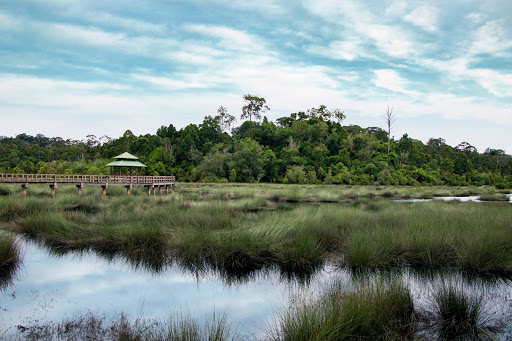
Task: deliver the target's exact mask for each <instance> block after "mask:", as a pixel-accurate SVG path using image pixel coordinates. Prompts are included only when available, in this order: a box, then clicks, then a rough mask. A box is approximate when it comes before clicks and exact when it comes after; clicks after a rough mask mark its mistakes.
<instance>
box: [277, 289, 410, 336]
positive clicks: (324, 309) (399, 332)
mask: <svg viewBox="0 0 512 341" xmlns="http://www.w3.org/2000/svg"><path fill="white" fill-rule="evenodd" d="M415 321H416V314H415V312H414V305H413V301H412V296H411V293H410V292H409V290H408V289H407V288H406V287H405V286H404V285H403V284H401V283H400V282H398V281H396V280H380V281H377V282H374V283H365V284H363V283H359V284H356V285H355V287H354V288H352V289H351V290H346V288H343V287H342V286H340V285H338V286H335V287H334V288H332V289H330V290H329V291H328V292H327V293H326V294H324V295H323V296H322V297H320V298H319V299H318V300H302V301H300V302H299V303H297V304H296V305H294V306H292V307H291V308H290V309H289V310H287V311H286V312H284V313H282V314H281V315H280V316H278V323H277V325H276V326H271V327H270V328H269V330H268V334H269V338H270V339H272V340H404V339H408V338H409V337H411V336H412V335H413V332H414V330H415V323H416V322H415Z"/></svg>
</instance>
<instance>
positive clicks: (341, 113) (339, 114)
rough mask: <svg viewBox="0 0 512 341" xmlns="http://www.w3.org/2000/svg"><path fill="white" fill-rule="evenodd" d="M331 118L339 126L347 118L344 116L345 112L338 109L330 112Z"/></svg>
mask: <svg viewBox="0 0 512 341" xmlns="http://www.w3.org/2000/svg"><path fill="white" fill-rule="evenodd" d="M332 116H333V117H334V118H335V119H336V120H337V121H338V123H339V124H341V122H343V120H344V119H345V118H347V116H345V112H344V111H341V110H340V109H338V108H336V109H334V110H333V111H332Z"/></svg>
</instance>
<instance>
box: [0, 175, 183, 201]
mask: <svg viewBox="0 0 512 341" xmlns="http://www.w3.org/2000/svg"><path fill="white" fill-rule="evenodd" d="M0 183H7V184H20V185H21V187H22V191H23V195H26V193H27V192H26V191H27V186H28V185H29V184H47V185H49V186H50V189H51V191H52V196H55V188H56V187H57V184H64V185H76V187H77V188H78V194H79V195H80V194H81V192H82V187H83V186H84V185H100V186H101V187H102V188H103V195H104V196H105V195H106V189H107V188H108V187H109V186H125V187H126V190H127V192H126V193H127V195H130V189H131V188H132V187H133V186H135V185H142V186H144V187H146V188H147V191H148V195H151V192H153V194H156V192H155V188H158V191H159V193H161V191H162V188H164V189H165V190H166V193H169V191H170V190H172V186H174V184H175V183H176V177H174V176H139V175H76V174H7V173H0Z"/></svg>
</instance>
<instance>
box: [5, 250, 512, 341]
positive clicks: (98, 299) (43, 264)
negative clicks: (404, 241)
mask: <svg viewBox="0 0 512 341" xmlns="http://www.w3.org/2000/svg"><path fill="white" fill-rule="evenodd" d="M21 243H22V247H23V250H24V255H23V266H22V268H21V270H20V271H18V273H17V274H16V278H15V279H14V283H13V284H12V285H10V286H8V287H7V288H4V289H3V290H2V291H0V309H1V310H0V315H1V318H0V338H6V339H9V338H10V337H12V336H13V335H15V333H16V331H17V326H18V325H22V326H28V325H30V324H31V323H34V322H36V323H38V324H44V323H45V322H52V321H53V322H58V321H61V320H63V319H64V318H70V317H73V316H74V315H77V314H80V313H84V312H89V311H90V312H98V313H100V314H106V315H107V316H110V315H112V316H114V315H117V314H120V313H121V312H123V313H125V314H126V315H128V317H146V318H153V319H161V320H162V321H165V320H166V319H168V318H169V316H170V314H171V313H182V314H184V315H187V314H190V315H191V316H193V317H195V318H197V319H198V320H199V321H201V319H203V318H208V317H211V315H212V313H213V312H215V313H216V314H223V313H226V314H227V317H228V321H229V322H230V323H232V324H233V326H235V327H237V328H238V330H239V331H240V332H241V333H242V335H247V336H251V337H252V338H257V337H262V336H264V335H265V327H266V326H267V325H269V324H272V323H274V321H275V319H276V313H279V312H282V311H284V310H285V309H286V308H288V307H289V306H290V304H292V303H293V302H294V301H295V300H297V299H299V298H301V297H310V296H316V295H319V294H321V293H322V292H323V291H324V290H325V289H327V288H328V287H329V286H330V285H332V284H334V283H341V285H342V286H345V287H347V289H348V288H350V286H351V285H352V283H353V282H354V281H355V280H361V281H373V280H376V277H379V276H381V275H382V274H379V273H375V272H372V273H370V274H368V273H366V274H355V273H352V272H351V271H348V270H346V269H343V268H340V267H337V266H335V265H329V264H328V265H325V266H324V267H322V268H321V269H319V270H318V271H317V272H315V273H314V274H312V275H311V276H310V277H308V278H307V280H304V279H302V280H298V279H296V278H290V277H287V276H283V275H281V274H280V273H279V271H278V270H274V269H268V270H266V271H259V272H255V273H254V274H253V275H252V276H249V277H248V278H245V279H244V280H241V281H231V280H227V279H226V278H223V277H221V276H220V275H217V274H214V273H202V274H200V275H197V274H194V273H191V272H190V271H187V270H183V269H180V268H179V267H178V266H171V267H169V268H167V269H165V270H163V271H161V272H159V273H152V272H149V271H147V270H144V269H141V268H139V269H135V268H134V267H133V266H131V265H130V264H129V263H127V262H125V261H124V260H121V259H114V260H106V259H104V258H102V257H100V256H98V255H96V254H95V253H93V252H88V253H84V254H79V253H68V254H66V255H60V256H57V255H52V254H50V253H49V252H48V251H47V250H46V249H45V248H42V247H40V246H38V245H36V244H34V243H32V242H27V241H21ZM387 275H391V276H395V277H398V278H400V279H401V280H402V281H404V283H406V284H407V285H408V286H409V287H410V288H411V292H412V294H413V298H414V304H415V307H416V308H417V309H428V308H429V304H430V302H431V295H432V292H433V291H434V290H435V288H436V287H437V286H438V285H439V283H441V281H443V280H448V281H450V282H451V283H456V285H457V286H461V287H462V288H463V289H464V291H467V292H468V293H469V294H474V295H483V296H484V304H485V307H486V310H487V312H488V316H490V318H491V319H493V320H495V321H497V322H499V323H500V324H501V325H502V326H507V327H505V332H504V333H503V334H501V335H500V338H503V339H508V338H510V337H512V329H511V327H509V326H510V324H511V323H510V322H511V317H512V284H511V282H510V280H508V279H503V278H496V277H492V278H487V279H486V278H480V277H479V278H474V277H469V278H468V277H467V276H464V275H463V274H461V273H460V272H453V271H449V270H443V271H436V272H429V273H418V272H415V271H412V270H409V269H404V270H396V271H391V273H387Z"/></svg>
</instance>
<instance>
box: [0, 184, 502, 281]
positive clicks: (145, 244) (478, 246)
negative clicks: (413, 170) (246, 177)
mask: <svg viewBox="0 0 512 341" xmlns="http://www.w3.org/2000/svg"><path fill="white" fill-rule="evenodd" d="M306 188H308V187H306ZM242 189H243V190H247V188H245V187H242ZM231 190H232V189H231ZM276 190H282V189H281V188H279V189H276ZM298 190H302V189H301V188H298ZM378 191H381V192H382V191H383V189H380V190H378ZM284 205H287V206H283V207H286V208H287V209H277V208H279V206H281V204H280V203H275V202H269V201H268V200H266V199H265V198H263V197H261V196H254V197H253V198H244V199H239V200H230V201H226V200H210V201H203V200H201V201H190V200H188V199H186V196H184V195H180V194H173V195H170V196H165V197H164V196H160V197H159V196H152V197H147V196H130V197H127V196H119V197H112V198H101V197H99V198H95V197H93V196H82V197H78V196H76V195H61V196H58V197H56V198H46V197H27V198H23V197H20V196H5V197H0V220H1V221H3V222H9V224H6V225H5V228H7V229H10V230H13V231H15V232H21V233H23V234H25V235H28V236H30V237H32V238H34V239H37V240H40V241H44V242H46V243H48V244H49V245H51V246H53V247H55V248H57V249H60V250H61V251H66V250H87V249H94V250H97V251H100V252H101V253H103V254H109V253H110V254H115V253H118V254H121V255H123V256H125V257H127V258H128V259H131V260H132V261H133V262H134V264H140V265H143V263H144V262H149V264H150V266H149V268H155V269H160V268H162V267H163V266H165V265H166V264H170V263H171V262H172V261H174V260H175V261H178V262H179V263H181V264H182V265H184V266H187V267H191V268H194V269H198V268H201V267H204V266H213V267H214V268H216V269H218V270H221V271H222V272H226V273H236V272H240V273H246V272H248V271H253V270H257V269H261V268H262V267H265V266H273V265H277V266H279V267H280V268H281V269H282V270H283V271H284V272H303V271H313V270H314V269H315V268H317V267H318V266H321V265H322V264H323V263H324V262H325V260H326V259H335V260H336V261H338V262H340V263H341V264H343V265H346V266H348V267H352V268H385V267H390V266H401V265H413V266H419V267H425V266H427V267H434V268H435V267H452V268H461V269H465V270H467V271H474V272H484V273H510V272H511V271H512V252H510V251H512V210H510V209H509V206H508V205H507V204H503V203H499V202H496V203H485V204H480V203H459V202H441V201H435V202H422V203H412V204H411V203H396V202H393V201H390V200H389V199H369V198H364V199H359V200H356V201H355V202H353V203H352V204H336V205H333V204H325V205H324V204H314V205H311V204H307V205H298V204H284Z"/></svg>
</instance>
